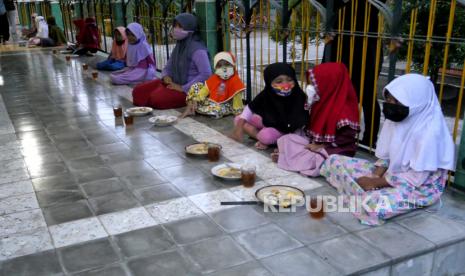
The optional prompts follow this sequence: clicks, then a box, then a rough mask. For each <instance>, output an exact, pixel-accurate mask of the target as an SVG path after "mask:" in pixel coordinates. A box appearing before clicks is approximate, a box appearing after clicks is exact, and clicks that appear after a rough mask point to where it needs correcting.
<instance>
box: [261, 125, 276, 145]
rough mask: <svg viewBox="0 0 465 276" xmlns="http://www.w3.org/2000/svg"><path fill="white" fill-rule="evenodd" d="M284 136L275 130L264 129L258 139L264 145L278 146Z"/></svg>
mask: <svg viewBox="0 0 465 276" xmlns="http://www.w3.org/2000/svg"><path fill="white" fill-rule="evenodd" d="M281 136H282V135H281V134H280V133H279V132H278V131H277V130H275V129H273V128H264V129H262V130H260V131H259V132H258V133H257V139H258V141H260V142H261V143H262V144H264V145H273V144H276V141H278V139H279V138H280V137H281Z"/></svg>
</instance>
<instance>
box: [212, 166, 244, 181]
mask: <svg viewBox="0 0 465 276" xmlns="http://www.w3.org/2000/svg"><path fill="white" fill-rule="evenodd" d="M211 172H212V174H213V175H214V176H216V177H219V178H222V179H225V180H239V179H241V165H239V164H236V163H226V164H221V165H218V166H215V167H213V168H212V170H211Z"/></svg>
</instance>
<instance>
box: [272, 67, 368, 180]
mask: <svg viewBox="0 0 465 276" xmlns="http://www.w3.org/2000/svg"><path fill="white" fill-rule="evenodd" d="M307 83H308V86H307V88H306V92H307V97H308V98H307V104H308V106H309V107H310V121H309V124H308V126H307V136H305V137H304V136H301V135H297V134H288V135H285V136H283V137H281V138H279V139H278V149H279V153H278V152H275V153H273V154H272V157H278V156H279V159H278V167H279V168H281V169H284V170H289V171H296V172H300V173H301V174H303V175H306V176H319V175H320V167H321V165H322V164H323V162H324V161H325V160H326V158H328V156H329V155H331V154H341V155H345V156H350V157H353V156H354V155H355V151H356V149H357V145H356V135H357V133H358V132H359V130H360V125H359V122H358V118H359V115H358V102H357V95H356V93H355V89H354V87H353V85H352V82H351V81H350V76H349V72H348V71H347V68H346V67H345V65H344V64H343V63H323V64H320V65H317V66H316V67H315V68H313V69H311V70H309V71H308V73H307ZM273 159H275V158H273Z"/></svg>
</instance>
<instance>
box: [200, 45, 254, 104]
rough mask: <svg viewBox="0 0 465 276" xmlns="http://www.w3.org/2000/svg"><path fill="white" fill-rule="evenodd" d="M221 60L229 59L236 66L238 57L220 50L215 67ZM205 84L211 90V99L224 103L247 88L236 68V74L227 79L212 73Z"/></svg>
mask: <svg viewBox="0 0 465 276" xmlns="http://www.w3.org/2000/svg"><path fill="white" fill-rule="evenodd" d="M220 60H224V61H227V62H228V63H229V64H231V65H232V66H234V67H235V66H236V59H235V58H234V56H233V55H232V54H231V53H229V52H220V53H218V54H216V56H215V58H214V67H215V68H216V65H217V64H218V62H219V61H220ZM205 84H206V85H207V87H208V91H209V92H210V95H209V97H210V100H212V101H214V102H216V103H224V102H227V101H229V100H230V99H232V98H233V97H234V96H236V95H237V94H238V93H242V92H243V91H244V90H245V85H244V83H243V82H242V80H241V79H240V77H239V75H238V74H237V69H236V68H234V75H233V76H232V77H230V78H229V79H227V80H223V79H221V78H220V77H219V76H218V75H217V74H213V75H211V77H210V78H208V80H207V81H205Z"/></svg>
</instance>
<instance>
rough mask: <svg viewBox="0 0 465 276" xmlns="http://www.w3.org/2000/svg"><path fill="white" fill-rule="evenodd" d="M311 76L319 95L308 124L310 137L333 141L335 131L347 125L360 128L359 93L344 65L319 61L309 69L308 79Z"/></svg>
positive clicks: (310, 78) (314, 139) (320, 140)
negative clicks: (318, 63) (320, 62)
mask: <svg viewBox="0 0 465 276" xmlns="http://www.w3.org/2000/svg"><path fill="white" fill-rule="evenodd" d="M309 80H311V81H312V82H313V85H314V86H315V90H316V92H317V94H318V97H319V98H320V99H319V100H318V101H317V102H314V103H313V105H312V106H311V112H310V124H309V126H308V132H309V135H310V138H311V141H313V142H317V143H332V142H334V141H335V138H336V131H337V130H338V129H340V128H342V127H345V126H349V127H351V128H352V129H354V130H356V131H359V130H360V124H359V114H358V100H357V94H356V93H355V89H354V87H353V85H352V82H351V81H350V76H349V72H348V71H347V68H346V67H345V65H344V64H343V63H323V64H320V65H317V66H315V68H313V69H310V70H308V72H307V82H309Z"/></svg>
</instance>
